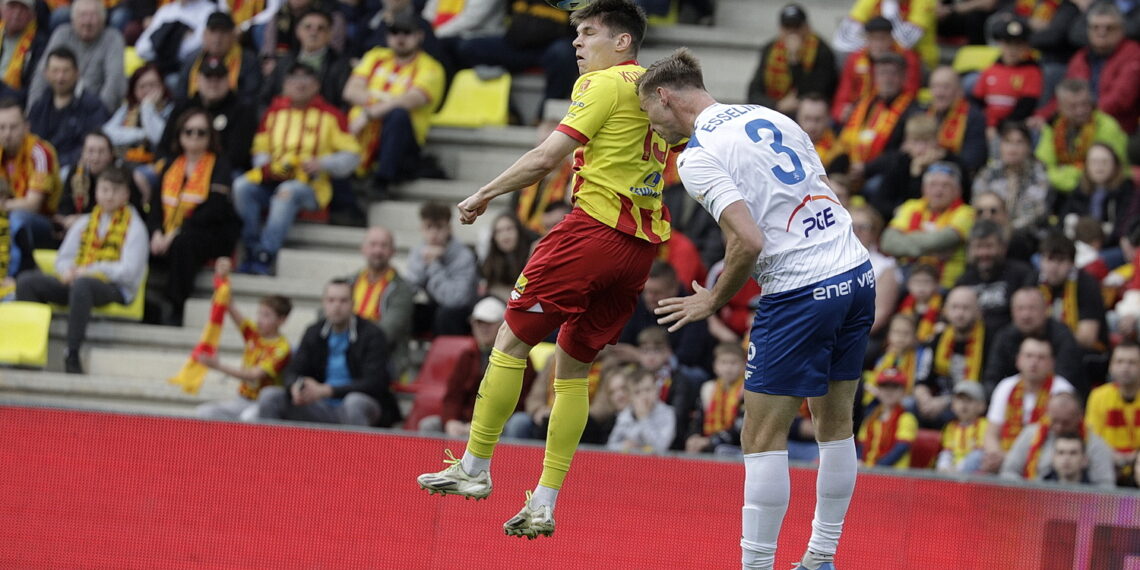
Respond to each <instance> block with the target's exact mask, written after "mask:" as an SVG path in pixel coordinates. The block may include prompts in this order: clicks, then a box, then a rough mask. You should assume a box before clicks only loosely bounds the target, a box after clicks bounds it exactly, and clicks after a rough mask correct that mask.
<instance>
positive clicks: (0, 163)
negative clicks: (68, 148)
mask: <svg viewBox="0 0 1140 570" xmlns="http://www.w3.org/2000/svg"><path fill="white" fill-rule="evenodd" d="M0 180H4V181H5V182H7V183H8V187H9V188H11V190H12V196H13V197H15V198H24V197H25V196H27V195H28V192H29V191H31V192H41V193H43V194H44V201H43V206H42V207H41V208H40V213H41V214H44V215H50V214H53V213H55V209H56V206H58V205H59V199H60V197H61V196H62V195H63V182H62V181H61V180H60V178H59V158H57V157H56V154H55V147H53V146H52V145H51V143H50V142H48V141H46V140H44V139H41V138H40V137H37V136H36V135H33V134H31V133H28V134H27V135H26V136H24V142H23V143H22V144H21V145H20V150H19V151H18V152H16V154H15V156H13V155H10V154H8V153H6V152H4V150H3V149H2V148H0Z"/></svg>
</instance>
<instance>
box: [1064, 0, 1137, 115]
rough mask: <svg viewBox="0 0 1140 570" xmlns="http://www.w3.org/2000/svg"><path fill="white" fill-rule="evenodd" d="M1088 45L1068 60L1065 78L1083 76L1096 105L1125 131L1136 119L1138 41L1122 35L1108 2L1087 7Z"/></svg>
mask: <svg viewBox="0 0 1140 570" xmlns="http://www.w3.org/2000/svg"><path fill="white" fill-rule="evenodd" d="M1087 18H1088V35H1089V45H1088V47H1085V48H1082V49H1081V50H1080V51H1078V52H1077V54H1076V55H1074V56H1073V59H1071V60H1069V68H1068V70H1067V71H1066V72H1065V77H1073V78H1078V79H1084V80H1086V81H1088V82H1089V86H1090V87H1091V88H1092V93H1093V99H1095V100H1096V106H1097V108H1098V109H1100V110H1101V111H1103V112H1104V113H1106V114H1108V115H1111V116H1112V117H1113V118H1114V119H1116V121H1117V122H1118V123H1120V127H1121V128H1123V129H1124V131H1125V132H1128V133H1132V132H1135V131H1136V127H1137V119H1140V79H1138V78H1140V43H1137V42H1135V41H1133V40H1130V39H1126V38H1125V37H1124V16H1123V15H1122V14H1121V13H1120V9H1119V8H1117V6H1116V4H1113V3H1112V2H1098V3H1096V4H1094V5H1093V6H1092V7H1091V8H1089V9H1088V16H1087Z"/></svg>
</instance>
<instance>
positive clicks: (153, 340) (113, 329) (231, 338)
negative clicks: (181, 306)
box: [49, 317, 242, 354]
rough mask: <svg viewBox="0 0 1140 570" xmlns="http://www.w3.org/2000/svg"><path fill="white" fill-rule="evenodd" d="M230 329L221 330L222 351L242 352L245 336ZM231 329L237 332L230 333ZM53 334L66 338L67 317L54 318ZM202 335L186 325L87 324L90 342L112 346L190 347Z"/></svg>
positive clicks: (179, 348) (99, 322)
mask: <svg viewBox="0 0 1140 570" xmlns="http://www.w3.org/2000/svg"><path fill="white" fill-rule="evenodd" d="M229 326H231V329H229V330H227V331H226V332H225V333H224V334H222V339H221V342H220V343H219V347H220V348H221V350H222V351H223V352H232V353H235V354H240V353H241V351H242V339H241V336H240V335H238V334H237V330H236V328H233V327H232V325H229ZM230 330H233V331H234V334H229V332H230ZM49 332H50V338H52V339H54V340H61V341H62V340H64V339H66V338H67V319H65V318H62V317H55V318H53V319H52V323H51V329H49ZM201 336H202V332H201V331H200V330H192V329H190V328H187V327H165V326H159V325H145V324H141V323H125V322H119V321H93V322H92V323H91V325H90V326H88V327H87V344H88V345H90V346H94V345H101V346H109V347H128V348H146V349H163V350H167V349H172V350H181V351H185V352H187V353H189V351H190V350H191V349H192V348H193V347H194V346H195V345H196V344H197V343H198V339H199V337H201Z"/></svg>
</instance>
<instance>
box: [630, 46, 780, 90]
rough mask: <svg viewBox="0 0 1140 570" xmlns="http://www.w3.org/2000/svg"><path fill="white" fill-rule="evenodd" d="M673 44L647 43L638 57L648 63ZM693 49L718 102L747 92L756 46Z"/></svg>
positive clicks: (754, 64) (659, 57)
mask: <svg viewBox="0 0 1140 570" xmlns="http://www.w3.org/2000/svg"><path fill="white" fill-rule="evenodd" d="M675 48H676V46H675V45H670V46H661V45H654V46H646V47H644V48H643V49H642V50H641V56H640V57H639V58H638V59H639V61H641V62H642V63H643V64H644V65H649V64H650V63H652V62H654V61H657V60H658V59H661V58H664V57H667V56H668V55H669V54H671V53H673V50H674V49H675ZM693 51H694V53H695V54H696V56H697V57H698V58H700V60H701V67H702V68H704V70H705V87H707V88H708V90H709V92H710V93H712V95H713V96H714V97H716V98H717V100H719V101H720V102H721V103H743V102H744V101H745V99H746V98H747V95H748V82H749V81H751V80H752V75H753V72H755V71H756V64H757V61H758V60H759V58H760V52H759V50H758V49H753V48H747V49H745V48H733V49H718V50H698V49H694V50H693ZM710 70H713V71H710Z"/></svg>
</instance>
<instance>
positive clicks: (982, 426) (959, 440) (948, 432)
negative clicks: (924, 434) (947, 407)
mask: <svg viewBox="0 0 1140 570" xmlns="http://www.w3.org/2000/svg"><path fill="white" fill-rule="evenodd" d="M989 427H990V421H989V420H988V419H986V418H985V417H980V418H978V419H976V420H974V421H972V422H970V423H968V424H963V423H962V422H960V421H958V420H954V421H952V422H950V423H948V424H946V427H945V428H942V449H945V450H948V451H950V453H952V454H953V455H954V464H955V465H957V464H958V462H960V461H962V460H963V459H965V458H966V456H967V455H969V454H970V452H972V451H975V450H979V449H982V446H983V445H985V442H986V430H987V429H989Z"/></svg>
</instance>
